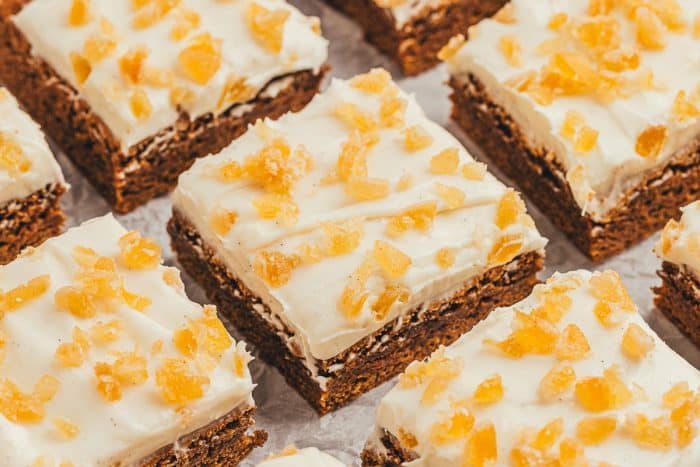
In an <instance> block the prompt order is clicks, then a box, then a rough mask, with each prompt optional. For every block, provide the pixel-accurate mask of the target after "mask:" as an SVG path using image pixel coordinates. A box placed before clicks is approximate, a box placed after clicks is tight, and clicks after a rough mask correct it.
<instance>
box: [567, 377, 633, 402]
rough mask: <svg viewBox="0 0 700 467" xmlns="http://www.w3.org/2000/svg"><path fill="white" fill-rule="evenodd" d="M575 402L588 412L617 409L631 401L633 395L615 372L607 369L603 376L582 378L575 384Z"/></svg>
mask: <svg viewBox="0 0 700 467" xmlns="http://www.w3.org/2000/svg"><path fill="white" fill-rule="evenodd" d="M574 394H575V396H576V401H577V402H578V403H579V405H581V407H583V408H584V409H586V410H588V411H589V412H603V411H606V410H611V409H619V408H621V407H624V406H626V405H627V404H629V403H630V402H631V401H632V398H633V393H632V391H630V389H628V387H627V386H626V385H625V383H624V381H622V379H621V378H620V375H619V373H618V372H617V370H616V369H615V368H614V367H613V368H608V369H607V370H605V371H604V372H603V376H602V377H601V376H591V377H587V378H583V379H581V380H579V381H578V382H577V383H576V388H575V390H574Z"/></svg>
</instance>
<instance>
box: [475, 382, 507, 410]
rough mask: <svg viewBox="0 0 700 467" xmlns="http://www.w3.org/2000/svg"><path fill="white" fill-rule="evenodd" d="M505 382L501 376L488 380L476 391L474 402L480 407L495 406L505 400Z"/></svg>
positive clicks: (480, 384)
mask: <svg viewBox="0 0 700 467" xmlns="http://www.w3.org/2000/svg"><path fill="white" fill-rule="evenodd" d="M503 392H504V391H503V382H502V381H501V376H500V375H494V376H491V377H490V378H486V379H485V380H484V381H482V382H481V383H479V385H478V386H477V387H476V389H475V390H474V394H473V395H472V400H473V401H474V403H475V404H478V405H488V404H495V403H496V402H498V401H500V400H501V399H503Z"/></svg>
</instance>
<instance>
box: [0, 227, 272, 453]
mask: <svg viewBox="0 0 700 467" xmlns="http://www.w3.org/2000/svg"><path fill="white" fill-rule="evenodd" d="M161 262H162V261H161V254H160V248H159V247H158V245H157V244H156V243H154V242H153V240H150V239H148V238H144V237H141V235H139V234H138V233H137V232H127V231H126V230H124V228H123V227H121V226H120V225H119V224H118V223H117V221H115V220H114V218H113V217H112V216H111V215H108V216H105V217H102V218H98V219H94V220H92V221H89V222H86V223H84V224H83V225H81V226H80V227H77V228H73V229H71V230H69V231H67V232H66V233H65V234H63V235H60V236H58V237H54V238H52V239H49V240H47V241H46V242H44V243H43V244H42V245H41V246H39V247H37V248H32V249H29V250H25V252H24V253H23V254H22V255H21V256H20V257H19V258H17V259H16V260H15V261H13V262H12V263H9V264H7V265H5V266H2V267H0V289H1V290H2V293H1V296H0V303H2V308H0V324H1V329H0V356H1V357H2V358H1V360H0V368H1V371H0V373H1V374H2V378H0V434H1V435H2V436H0V463H1V464H2V465H4V466H8V467H9V466H12V467H15V466H17V467H19V466H54V465H56V466H57V465H60V466H62V467H69V466H88V465H90V466H96V465H111V466H114V465H135V466H141V467H146V466H148V467H155V466H211V465H226V466H229V465H230V466H235V465H237V464H238V463H239V462H240V461H241V460H242V459H243V458H244V457H245V456H247V455H248V453H249V452H250V451H251V450H252V449H253V448H254V447H256V446H260V445H261V444H262V443H263V442H264V441H265V439H266V436H267V435H266V433H264V432H262V431H258V432H254V433H249V432H248V431H249V429H250V428H251V427H252V426H253V424H254V422H253V413H254V411H255V404H254V402H253V399H252V397H251V393H252V390H253V388H254V384H253V383H252V381H251V377H250V372H249V371H248V366H247V364H248V362H249V360H250V356H249V354H248V353H247V352H246V350H245V344H244V343H242V342H238V343H236V342H235V341H234V340H233V339H232V338H231V337H230V336H229V334H228V332H227V330H226V329H225V328H224V326H223V324H222V323H221V321H219V319H218V317H217V314H216V308H215V307H213V306H205V307H202V306H200V305H198V304H196V303H194V302H192V301H190V300H189V299H188V298H187V296H186V295H185V290H184V286H183V285H182V282H181V281H180V274H179V272H178V271H177V270H176V269H174V268H170V267H165V266H162V264H161Z"/></svg>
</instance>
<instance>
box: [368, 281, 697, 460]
mask: <svg viewBox="0 0 700 467" xmlns="http://www.w3.org/2000/svg"><path fill="white" fill-rule="evenodd" d="M518 314H520V319H519V318H518V317H517V315H518ZM426 362H427V363H426ZM552 374H556V375H558V377H556V378H548V375H552ZM699 390H700V374H699V373H698V371H697V370H696V369H695V368H693V367H692V366H691V365H690V364H688V363H687V362H686V361H685V360H683V358H681V357H680V356H679V355H677V354H676V353H674V352H673V351H672V350H671V349H670V348H669V347H668V346H667V345H666V344H665V343H664V342H663V341H662V340H661V339H660V338H659V337H658V336H656V334H655V333H654V332H653V331H652V330H651V329H650V328H649V327H648V326H647V324H646V323H645V321H644V320H643V319H642V317H641V316H640V315H639V314H638V312H637V308H636V307H635V305H634V304H633V303H632V301H631V298H630V297H629V295H628V294H627V291H626V290H625V288H624V286H623V285H622V283H621V281H620V279H619V276H618V275H617V274H616V273H614V272H612V271H606V272H598V273H590V272H587V271H576V272H571V273H567V274H555V275H554V276H553V277H552V278H551V279H550V280H549V281H548V282H547V284H543V285H539V286H537V287H536V288H535V290H534V291H533V294H532V295H531V296H530V297H528V298H527V299H525V300H524V301H522V302H520V303H518V304H516V305H514V306H512V307H509V308H503V309H498V310H496V311H494V312H493V313H491V314H490V315H489V317H488V318H486V319H485V320H484V321H483V322H481V323H479V324H477V325H476V326H475V327H474V329H473V330H472V331H470V332H468V333H467V334H465V335H464V336H462V337H461V338H460V339H459V340H458V341H456V342H455V343H454V344H452V345H451V346H449V347H447V348H442V349H440V350H438V351H437V352H436V353H435V354H434V355H433V356H432V357H431V358H430V359H428V360H426V361H425V362H414V363H413V364H411V366H409V367H408V368H407V370H406V372H405V373H404V374H403V375H401V376H400V377H399V382H398V384H397V386H396V387H395V388H394V389H392V390H391V391H390V392H389V393H388V394H387V395H386V396H385V397H384V398H383V399H382V401H381V402H380V404H379V408H378V410H377V431H376V433H375V435H373V436H374V437H373V438H371V439H370V441H369V442H368V446H367V447H368V448H369V449H379V450H381V449H382V444H381V442H380V441H379V438H380V437H381V436H383V435H384V433H385V432H389V433H391V434H392V435H394V436H395V437H396V438H397V439H398V440H399V441H400V443H401V445H402V446H403V447H404V448H407V449H409V450H411V451H413V452H414V453H415V454H416V455H417V456H418V457H417V459H415V460H413V461H412V462H407V463H406V464H404V465H407V466H409V465H410V466H412V467H414V466H415V467H418V466H421V467H422V466H425V467H428V466H445V465H498V466H501V465H562V466H569V465H590V466H631V465H635V466H640V467H642V466H649V467H652V466H653V467H661V466H664V467H666V466H668V467H671V466H673V467H691V466H696V465H700V439H698V438H697V437H696V434H697V432H696V430H697V424H698V420H697V418H698V412H697V410H698V408H700V392H698V391H699ZM543 428H545V429H544V430H543ZM686 435H687V436H686ZM523 459H529V460H530V461H531V462H532V463H530V464H528V463H522V464H518V463H517V462H516V461H518V460H520V461H521V462H522V461H523ZM535 460H538V461H539V462H540V463H537V462H535ZM546 461H549V463H548V462H546Z"/></svg>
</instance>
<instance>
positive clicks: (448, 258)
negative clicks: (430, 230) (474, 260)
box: [435, 247, 455, 269]
mask: <svg viewBox="0 0 700 467" xmlns="http://www.w3.org/2000/svg"><path fill="white" fill-rule="evenodd" d="M435 263H436V264H437V265H438V266H440V267H441V268H442V269H449V268H451V267H452V266H453V265H454V264H455V251H454V250H453V249H452V248H447V247H445V248H440V249H439V250H438V251H437V253H435Z"/></svg>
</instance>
